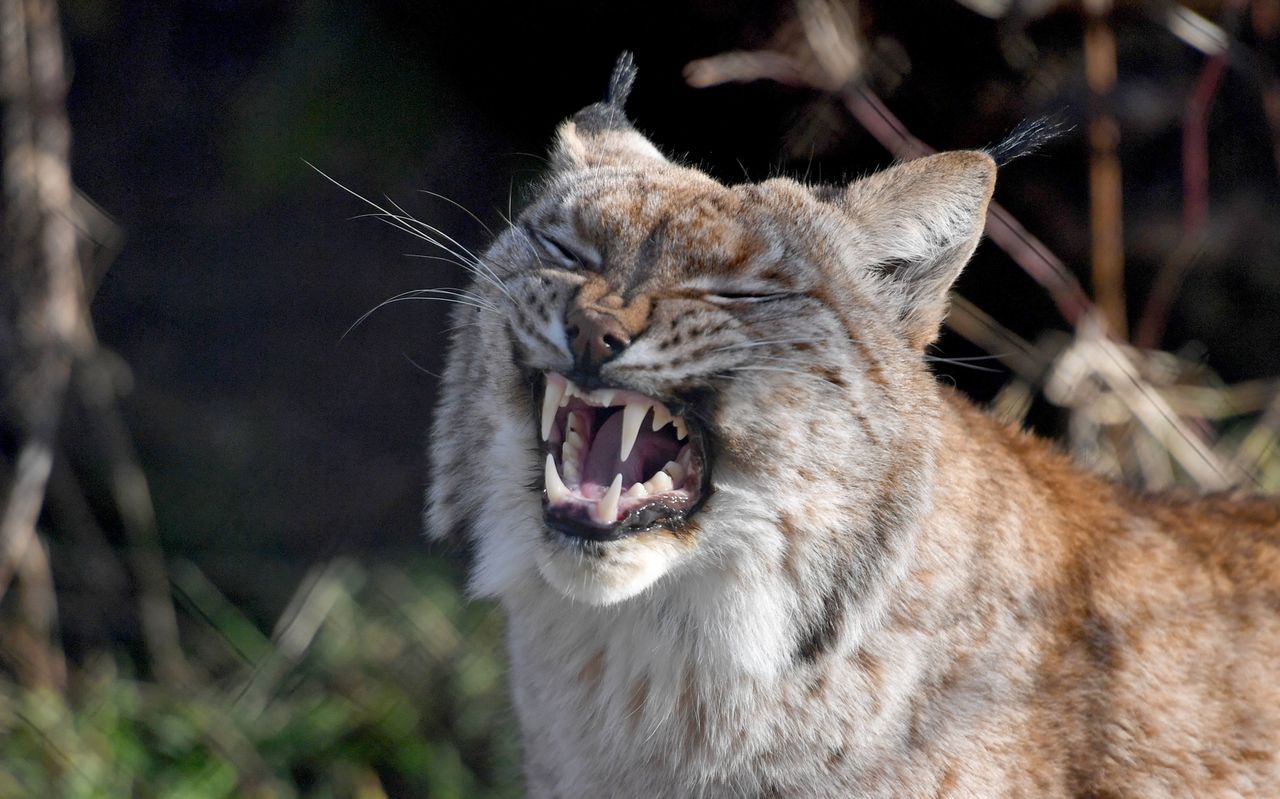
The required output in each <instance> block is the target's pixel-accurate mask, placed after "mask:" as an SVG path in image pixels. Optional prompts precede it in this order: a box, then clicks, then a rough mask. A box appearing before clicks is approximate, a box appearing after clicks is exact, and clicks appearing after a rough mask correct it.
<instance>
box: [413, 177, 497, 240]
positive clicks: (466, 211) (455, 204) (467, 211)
mask: <svg viewBox="0 0 1280 799" xmlns="http://www.w3.org/2000/svg"><path fill="white" fill-rule="evenodd" d="M418 192H419V193H421V194H429V195H431V196H432V197H435V198H437V199H440V200H444V201H445V202H447V203H449V204H450V205H452V206H453V207H454V208H457V209H458V210H459V211H462V213H464V214H466V215H467V216H469V217H471V218H472V219H474V220H475V221H476V224H478V225H479V226H480V227H482V228H484V232H485V233H488V234H489V238H492V239H496V238H498V234H496V233H494V232H493V229H492V228H490V227H489V226H488V225H486V224H485V223H484V221H483V220H482V219H480V217H478V216H476V215H475V214H473V213H471V209H470V208H468V207H466V206H465V205H463V204H462V203H460V202H458V201H457V200H453V199H450V198H449V197H446V196H444V195H443V194H437V193H436V192H434V191H430V190H428V189H418Z"/></svg>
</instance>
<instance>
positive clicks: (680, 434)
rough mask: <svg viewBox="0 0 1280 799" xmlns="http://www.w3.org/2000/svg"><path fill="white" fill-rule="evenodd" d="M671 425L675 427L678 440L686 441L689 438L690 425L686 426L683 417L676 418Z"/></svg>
mask: <svg viewBox="0 0 1280 799" xmlns="http://www.w3.org/2000/svg"><path fill="white" fill-rule="evenodd" d="M671 424H673V425H675V428H676V439H677V440H679V441H684V440H685V439H686V438H688V437H689V425H687V424H685V421H684V418H683V417H680V416H677V417H675V418H674V419H672V420H671Z"/></svg>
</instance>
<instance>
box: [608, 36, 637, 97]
mask: <svg viewBox="0 0 1280 799" xmlns="http://www.w3.org/2000/svg"><path fill="white" fill-rule="evenodd" d="M635 82H636V59H635V57H634V56H632V55H631V51H630V50H623V51H622V53H621V54H620V55H619V56H618V63H616V64H614V65H613V74H612V75H611V76H609V91H608V92H606V93H605V95H604V104H605V105H611V106H613V107H614V108H616V109H618V110H619V111H621V110H622V108H623V106H625V105H626V104H627V97H628V96H629V95H630V94H631V87H632V85H633V84H635Z"/></svg>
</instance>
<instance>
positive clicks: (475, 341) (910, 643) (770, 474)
mask: <svg viewBox="0 0 1280 799" xmlns="http://www.w3.org/2000/svg"><path fill="white" fill-rule="evenodd" d="M552 161H553V164H554V167H553V171H552V174H550V175H549V177H548V179H547V183H546V185H545V187H544V188H543V190H542V191H541V193H540V195H539V198H538V199H537V200H536V201H535V202H533V203H532V204H531V205H530V206H529V207H528V208H527V209H526V210H525V211H524V213H523V214H522V215H521V217H520V219H519V220H518V224H516V225H513V226H512V227H511V228H510V229H508V230H506V231H505V232H504V233H502V234H501V235H499V236H498V237H497V240H496V241H495V242H494V243H493V245H492V247H491V248H490V249H489V250H488V252H487V253H485V255H484V256H483V258H482V262H483V265H484V269H485V270H492V273H491V274H488V273H486V274H485V275H484V276H483V277H480V278H477V280H476V281H475V282H474V283H473V285H472V286H471V287H470V291H472V292H474V294H475V295H476V296H477V297H479V298H481V299H482V300H483V302H482V303H479V304H481V305H482V306H483V307H462V308H459V309H457V310H456V311H455V313H454V324H455V325H457V327H456V329H455V330H454V332H453V333H452V341H451V344H450V350H449V359H448V365H447V369H446V372H445V374H444V381H443V386H442V394H441V400H440V405H439V408H438V410H437V414H436V416H435V420H434V427H433V431H432V436H431V455H432V464H433V470H432V479H431V489H430V502H429V512H428V517H427V529H428V531H429V532H430V534H431V535H433V536H436V537H441V538H452V539H454V540H456V541H458V542H461V543H463V544H465V545H466V546H467V547H468V548H469V549H470V550H471V552H472V553H473V555H474V559H473V561H474V566H473V572H472V577H471V590H472V591H473V593H475V594H476V595H481V596H490V597H495V598H497V599H498V600H499V601H500V603H501V605H502V607H503V608H504V610H505V613H506V616H507V619H508V624H509V654H510V661H511V679H512V690H513V696H514V701H515V707H516V710H517V712H518V715H519V718H520V723H521V726H522V729H523V732H524V736H523V740H524V757H525V775H526V780H527V785H528V790H529V793H530V795H531V796H535V797H551V796H559V797H601V796H636V797H685V796H789V797H818V796H833V797H834V796H840V797H845V796H885V797H889V796H911V797H916V796H919V797H924V796H941V795H956V796H1006V795H1024V796H1089V795H1092V796H1112V795H1115V796H1119V795H1133V796H1153V795H1173V794H1179V795H1204V796H1207V795H1237V794H1243V795H1262V794H1265V793H1266V792H1268V791H1272V790H1274V788H1275V785H1276V784H1278V783H1277V777H1280V775H1278V774H1277V760H1276V757H1277V746H1278V742H1277V735H1280V732H1278V731H1280V687H1277V686H1280V626H1278V624H1277V620H1276V611H1277V605H1278V604H1280V602H1278V600H1277V597H1280V578H1278V577H1277V574H1278V573H1280V553H1278V551H1277V548H1276V527H1277V524H1278V521H1280V512H1278V511H1277V508H1276V506H1275V505H1274V504H1266V503H1262V502H1260V501H1249V502H1248V503H1245V502H1243V501H1242V502H1240V503H1228V502H1222V503H1220V505H1219V506H1215V508H1216V509H1214V510H1212V511H1211V510H1210V509H1209V508H1208V506H1205V505H1198V504H1184V505H1181V506H1179V507H1178V509H1176V510H1173V509H1170V507H1171V506H1170V504H1169V503H1170V502H1171V500H1167V499H1159V500H1150V501H1148V500H1142V499H1139V498H1135V497H1132V496H1129V495H1127V494H1125V493H1124V492H1123V491H1122V490H1120V489H1118V488H1116V487H1113V486H1110V485H1108V484H1105V483H1103V482H1100V481H1097V480H1095V479H1094V478H1092V477H1090V476H1087V475H1085V474H1083V473H1081V472H1078V471H1077V470H1076V469H1075V468H1074V467H1073V466H1071V465H1070V464H1069V463H1068V462H1067V461H1066V460H1065V459H1064V458H1062V457H1060V456H1058V455H1057V454H1056V453H1054V452H1053V451H1052V450H1051V449H1050V448H1049V447H1048V446H1047V445H1045V444H1042V443H1040V442H1038V441H1035V440H1033V439H1031V438H1029V437H1026V436H1024V435H1023V434H1021V433H1020V432H1018V431H1016V430H1010V429H1006V428H1004V427H1001V426H1000V425H998V424H997V423H995V422H994V421H992V420H990V419H989V418H987V417H986V416H985V415H983V414H982V413H981V412H979V411H977V410H975V409H974V408H972V407H971V406H970V405H969V404H967V403H966V402H965V401H964V400H963V399H961V398H960V397H958V396H957V395H955V394H954V393H953V392H950V391H948V390H947V389H945V388H943V387H940V386H939V385H937V384H936V383H935V381H934V379H933V378H932V376H931V375H930V373H929V371H928V369H927V368H926V364H925V360H924V348H925V347H926V346H927V345H928V344H929V343H930V342H932V341H933V339H934V338H935V337H936V335H937V331H938V326H939V324H940V323H941V321H942V319H943V316H944V314H945V311H946V298H947V292H948V289H949V287H950V285H951V283H952V281H953V280H954V279H955V277H956V275H957V274H958V272H959V271H960V269H961V268H962V267H963V265H964V263H965V262H966V260H967V259H968V258H969V256H970V255H971V253H972V252H973V249H974V247H975V246H976V245H977V242H978V239H979V236H980V233H981V229H982V225H983V219H984V216H985V210H986V205H987V202H988V200H989V198H990V195H991V190H992V186H993V184H994V179H995V166H994V163H993V162H992V161H991V159H990V158H988V157H987V156H986V155H985V154H982V153H977V152H960V153H946V154H942V155H938V156H934V157H931V158H927V159H922V160H919V161H915V162H911V163H907V164H902V165H898V166H896V167H894V168H892V169H890V170H887V171H885V172H882V173H879V174H876V175H872V176H870V177H868V178H866V179H864V180H861V181H857V182H854V183H852V184H850V185H847V186H842V187H834V188H832V187H824V188H814V187H808V186H805V185H802V184H800V183H797V182H795V181H792V180H787V179H774V180H769V181H766V182H764V183H760V184H745V185H738V186H725V185H722V184H720V183H718V182H716V181H714V180H712V179H711V178H710V177H708V176H706V175H705V174H703V173H701V172H698V171H696V170H693V169H690V168H687V167H684V166H681V165H679V164H676V163H672V162H669V161H667V160H666V159H664V158H663V157H662V156H661V155H660V154H659V153H658V151H657V150H656V149H655V148H654V147H653V145H652V144H650V143H649V142H648V141H646V140H645V139H644V138H643V137H641V136H640V135H639V134H637V133H635V132H634V131H633V130H631V129H630V128H629V127H625V126H624V127H621V128H616V129H605V130H599V129H593V130H586V129H582V128H580V126H579V125H577V124H575V122H573V121H570V122H568V123H565V125H564V126H562V128H561V129H560V131H559V133H558V136H557V141H556V144H555V146H554V148H553V159H552ZM535 232H536V235H535ZM542 235H549V236H551V237H552V238H553V239H554V240H555V241H556V242H557V243H558V244H559V245H560V246H559V248H558V249H556V250H554V251H553V250H552V249H550V248H548V247H546V246H544V245H543V244H542V243H540V241H539V236H542ZM564 251H569V252H570V253H571V254H572V255H573V256H575V257H574V258H573V259H571V260H570V261H566V260H565V258H564V255H565V252H564ZM592 275H599V276H601V277H603V279H605V280H606V281H608V282H609V283H610V284H611V286H613V287H614V289H615V290H616V291H618V292H620V293H623V294H625V295H626V296H628V297H634V296H639V295H642V294H643V295H647V296H648V297H649V298H650V299H651V301H652V312H651V315H650V317H649V321H648V326H647V329H646V331H645V332H644V333H643V335H641V336H639V337H637V338H636V340H635V341H634V343H633V344H632V345H631V346H630V347H628V348H627V349H626V350H624V351H623V353H622V354H621V355H620V356H619V357H617V358H616V359H615V360H613V361H610V362H608V363H607V364H606V365H605V366H604V367H603V370H602V376H603V378H604V379H605V380H606V381H608V382H610V383H614V384H617V385H620V386H624V387H627V388H630V389H633V390H636V391H640V392H643V393H646V394H649V395H652V396H656V397H659V398H668V397H677V398H679V397H696V398H698V400H697V402H696V403H695V404H694V405H693V406H692V409H691V411H690V413H691V423H692V424H695V425H697V426H698V427H699V429H702V430H704V431H706V433H707V435H708V436H709V441H710V452H711V470H712V471H711V474H712V485H711V493H710V495H709V497H708V499H707V501H706V504H705V507H703V508H702V510H701V511H700V512H699V513H698V514H696V515H695V516H694V517H693V518H692V521H691V524H690V525H689V526H688V528H686V529H683V530H680V531H662V530H659V531H654V532H650V533H645V534H642V535H637V536H633V537H629V538H624V539H622V540H620V541H615V542H609V543H590V544H585V543H583V542H581V541H577V540H571V539H567V538H566V537H564V536H562V535H561V534H559V533H556V532H553V531H551V530H549V529H548V528H547V527H546V526H545V525H544V523H543V521H542V510H541V473H542V465H543V457H544V456H543V453H542V450H541V447H540V445H539V441H538V431H537V428H536V424H535V418H536V416H535V414H536V409H535V404H534V403H535V395H534V392H535V388H536V385H535V383H536V378H533V380H534V383H531V382H530V376H533V375H536V374H537V373H539V372H542V371H545V370H556V371H562V372H563V371H567V370H568V369H569V368H570V366H571V359H570V353H569V350H568V347H567V345H566V340H565V326H564V321H563V320H564V315H565V310H566V307H567V306H568V303H570V302H571V300H572V298H573V296H574V293H575V291H576V289H577V287H578V286H579V285H580V284H581V283H582V282H583V281H584V280H586V279H587V278H588V276H592ZM742 294H751V295H755V296H756V297H758V298H761V299H759V300H758V301H753V299H752V298H743V297H736V296H733V295H742ZM726 295H729V296H726ZM1179 525H1182V527H1180V526H1179ZM1184 528H1185V529H1184ZM1233 792H1234V794H1233Z"/></svg>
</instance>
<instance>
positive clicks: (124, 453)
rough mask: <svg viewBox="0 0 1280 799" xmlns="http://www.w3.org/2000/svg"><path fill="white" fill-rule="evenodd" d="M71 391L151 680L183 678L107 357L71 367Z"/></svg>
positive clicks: (148, 507)
mask: <svg viewBox="0 0 1280 799" xmlns="http://www.w3.org/2000/svg"><path fill="white" fill-rule="evenodd" d="M77 366H78V368H77V369H76V379H75V381H74V386H75V389H76V395H77V397H78V398H79V399H80V402H81V404H82V405H83V407H84V409H85V411H86V413H88V415H89V416H90V420H91V421H90V425H89V427H90V429H91V430H92V433H93V435H94V436H95V438H96V440H97V442H98V444H99V447H100V449H101V453H102V458H103V460H104V462H105V464H104V465H105V467H106V470H107V481H108V484H109V485H110V487H111V496H112V499H113V500H114V502H115V507H116V511H117V513H118V514H119V516H120V523H121V526H122V527H123V528H124V533H125V537H126V539H127V557H126V559H127V561H128V563H129V568H130V571H132V573H133V577H134V581H135V582H136V585H137V594H138V612H139V617H140V618H141V621H142V633H143V638H144V641H145V642H146V646H147V654H148V655H150V657H151V663H152V667H153V668H154V669H155V672H156V676H157V677H159V678H160V679H161V680H162V681H165V682H171V683H182V682H185V681H186V680H187V678H188V676H189V674H188V668H187V663H186V658H185V657H184V656H183V653H182V647H181V644H180V643H179V640H178V618H177V614H176V613H175V611H174V607H173V595H172V592H171V590H170V588H169V576H168V569H167V567H166V565H165V562H164V555H163V552H162V551H161V548H160V540H159V535H158V534H157V532H156V514H155V507H154V505H153V504H152V501H151V489H150V487H149V486H148V483H147V476H146V474H145V473H144V472H143V471H142V466H141V465H140V464H139V463H138V455H137V452H135V450H134V446H133V439H132V437H131V436H130V434H129V430H128V428H127V426H126V425H125V421H124V416H123V414H122V413H121V412H120V406H119V404H118V403H117V397H118V396H119V393H120V391H119V388H118V386H117V378H116V376H115V374H113V372H114V371H117V370H113V365H112V363H111V362H110V357H109V356H108V355H107V354H106V353H105V352H104V351H102V350H101V349H98V350H96V351H95V352H94V353H93V355H92V356H91V357H86V358H83V359H81V360H80V361H79V363H78V364H77Z"/></svg>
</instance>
